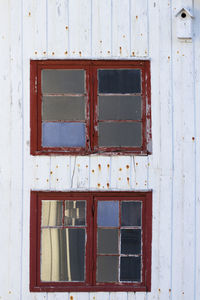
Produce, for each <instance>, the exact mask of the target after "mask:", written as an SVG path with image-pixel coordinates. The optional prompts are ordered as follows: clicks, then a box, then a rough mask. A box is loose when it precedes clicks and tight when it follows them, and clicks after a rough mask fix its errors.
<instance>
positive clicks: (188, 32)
mask: <svg viewBox="0 0 200 300" xmlns="http://www.w3.org/2000/svg"><path fill="white" fill-rule="evenodd" d="M176 19H177V27H176V32H177V37H178V38H179V39H192V34H193V32H192V23H193V19H194V16H193V15H192V13H191V12H190V11H189V10H188V9H186V8H182V9H181V10H179V12H178V13H177V14H176Z"/></svg>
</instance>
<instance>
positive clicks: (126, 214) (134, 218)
mask: <svg viewBox="0 0 200 300" xmlns="http://www.w3.org/2000/svg"><path fill="white" fill-rule="evenodd" d="M141 214H142V204H141V202H139V201H138V202H136V201H123V202H122V216H121V223H122V226H141Z"/></svg>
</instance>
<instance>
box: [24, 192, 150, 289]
mask: <svg viewBox="0 0 200 300" xmlns="http://www.w3.org/2000/svg"><path fill="white" fill-rule="evenodd" d="M30 225H31V227H30V290H31V291H112V290H114V291H150V289H151V236H152V193H151V192H137V193H136V192H135V193H134V192H69V193H64V192H31V224H30Z"/></svg>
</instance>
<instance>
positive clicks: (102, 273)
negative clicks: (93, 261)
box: [97, 256, 119, 282]
mask: <svg viewBox="0 0 200 300" xmlns="http://www.w3.org/2000/svg"><path fill="white" fill-rule="evenodd" d="M118 261H119V257H118V256H98V258H97V282H117V281H118Z"/></svg>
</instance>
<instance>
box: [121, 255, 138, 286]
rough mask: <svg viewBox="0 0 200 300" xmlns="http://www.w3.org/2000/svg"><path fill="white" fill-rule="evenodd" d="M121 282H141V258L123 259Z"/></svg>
mask: <svg viewBox="0 0 200 300" xmlns="http://www.w3.org/2000/svg"><path fill="white" fill-rule="evenodd" d="M120 259H121V261H120V262H121V264H120V281H137V282H138V281H139V282H140V281H141V257H121V258H120Z"/></svg>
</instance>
